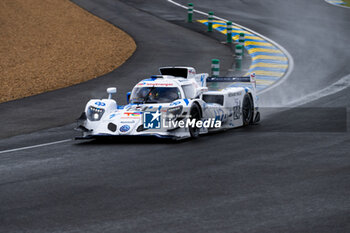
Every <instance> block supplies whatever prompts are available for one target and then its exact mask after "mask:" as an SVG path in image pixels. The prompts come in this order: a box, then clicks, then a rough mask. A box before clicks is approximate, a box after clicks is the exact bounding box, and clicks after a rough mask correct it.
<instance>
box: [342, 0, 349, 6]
mask: <svg viewBox="0 0 350 233" xmlns="http://www.w3.org/2000/svg"><path fill="white" fill-rule="evenodd" d="M343 2H345V3H344V4H342V6H348V7H350V0H343Z"/></svg>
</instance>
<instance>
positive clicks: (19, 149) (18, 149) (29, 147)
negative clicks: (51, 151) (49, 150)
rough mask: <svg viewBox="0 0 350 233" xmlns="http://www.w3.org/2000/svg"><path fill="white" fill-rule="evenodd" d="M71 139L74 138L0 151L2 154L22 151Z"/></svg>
mask: <svg viewBox="0 0 350 233" xmlns="http://www.w3.org/2000/svg"><path fill="white" fill-rule="evenodd" d="M69 141H72V139H65V140H61V141H55V142H48V143H43V144H38V145H34V146H26V147H20V148H15V149H10V150H3V151H0V154H4V153H9V152H15V151H21V150H28V149H33V148H37V147H43V146H50V145H55V144H59V143H64V142H69Z"/></svg>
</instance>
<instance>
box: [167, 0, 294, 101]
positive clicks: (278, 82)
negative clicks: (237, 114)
mask: <svg viewBox="0 0 350 233" xmlns="http://www.w3.org/2000/svg"><path fill="white" fill-rule="evenodd" d="M167 1H168V2H170V3H172V4H174V5H176V6H178V7H181V8H184V9H187V6H184V5H181V4H180V3H177V2H174V1H173V0H167ZM193 11H194V12H196V13H198V14H201V15H205V16H207V15H208V13H205V12H203V11H199V10H196V9H194V10H193ZM214 18H215V19H218V20H222V21H225V22H227V21H228V20H227V19H224V18H221V17H218V16H215V15H214ZM232 25H235V26H237V27H241V28H243V29H245V30H247V31H248V32H251V33H252V34H255V35H257V36H260V37H261V38H263V39H264V40H266V41H269V42H270V43H271V44H274V45H275V46H276V47H278V48H279V49H280V50H281V51H282V52H283V53H284V54H285V55H286V56H287V58H288V70H287V72H286V73H285V74H284V76H283V77H282V78H280V79H279V80H278V81H277V82H275V83H274V84H272V85H271V86H269V87H267V88H264V89H263V90H262V91H259V92H258V94H262V93H264V92H267V91H269V90H271V89H272V88H275V87H277V86H278V85H280V84H281V83H282V82H284V81H285V80H286V79H287V78H288V77H289V75H290V74H291V72H292V70H293V69H294V60H293V57H292V55H290V53H289V52H288V51H287V50H286V49H285V48H283V47H282V46H281V45H280V44H278V43H277V42H276V41H273V40H271V39H269V38H267V37H266V36H263V35H261V34H260V33H258V32H256V31H253V30H251V29H249V28H246V27H244V26H242V25H240V24H237V23H234V22H232Z"/></svg>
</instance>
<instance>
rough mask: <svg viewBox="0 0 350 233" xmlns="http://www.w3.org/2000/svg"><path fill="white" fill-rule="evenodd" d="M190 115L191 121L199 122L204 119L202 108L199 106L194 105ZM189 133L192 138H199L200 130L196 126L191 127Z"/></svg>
mask: <svg viewBox="0 0 350 233" xmlns="http://www.w3.org/2000/svg"><path fill="white" fill-rule="evenodd" d="M190 115H191V116H190V119H191V121H192V120H193V119H196V122H197V121H199V120H200V119H201V118H202V116H201V111H200V108H199V106H198V105H197V104H194V105H192V107H191V110H190ZM189 131H190V134H191V137H192V138H198V136H199V131H200V128H198V127H196V125H194V126H193V127H192V126H190V128H189Z"/></svg>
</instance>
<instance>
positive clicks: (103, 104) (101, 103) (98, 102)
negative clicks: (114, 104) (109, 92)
mask: <svg viewBox="0 0 350 233" xmlns="http://www.w3.org/2000/svg"><path fill="white" fill-rule="evenodd" d="M95 105H97V106H106V104H105V103H103V102H101V101H97V102H96V103H95Z"/></svg>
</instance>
